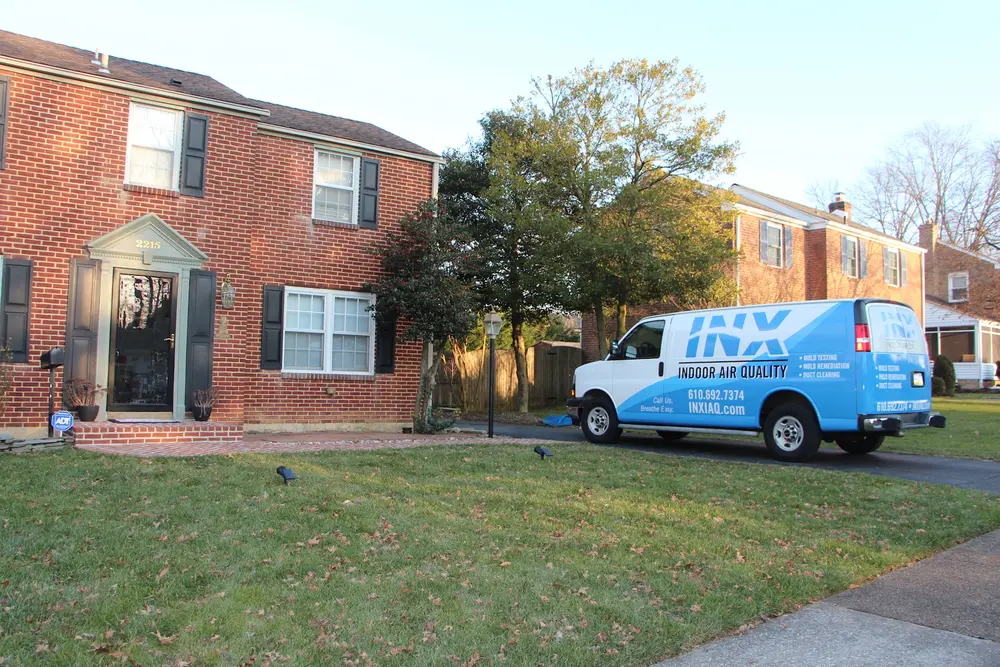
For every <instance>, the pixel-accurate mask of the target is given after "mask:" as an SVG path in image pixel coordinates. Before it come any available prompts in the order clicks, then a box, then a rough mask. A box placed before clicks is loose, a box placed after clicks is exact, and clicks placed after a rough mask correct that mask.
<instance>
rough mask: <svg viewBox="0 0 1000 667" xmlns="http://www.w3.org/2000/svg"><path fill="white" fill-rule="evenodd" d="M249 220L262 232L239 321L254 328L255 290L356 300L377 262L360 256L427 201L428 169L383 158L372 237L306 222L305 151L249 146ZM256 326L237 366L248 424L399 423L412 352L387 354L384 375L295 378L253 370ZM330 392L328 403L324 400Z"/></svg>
mask: <svg viewBox="0 0 1000 667" xmlns="http://www.w3.org/2000/svg"><path fill="white" fill-rule="evenodd" d="M255 152H256V154H257V155H258V156H259V163H260V169H259V171H258V173H259V178H257V179H256V183H257V185H256V189H257V196H256V200H257V201H258V202H259V203H258V205H257V209H256V212H255V217H256V218H257V219H258V221H259V224H260V225H261V229H262V230H266V233H261V234H258V235H256V236H255V238H254V240H253V250H252V255H253V257H254V261H253V263H252V266H251V273H252V277H251V278H250V280H249V282H248V283H247V291H248V292H250V293H252V294H253V295H254V296H255V299H254V301H253V303H251V304H248V318H249V319H250V320H251V321H253V322H256V323H259V322H260V318H261V306H262V301H261V294H262V290H263V286H264V285H286V286H295V287H314V288H320V289H339V290H351V291H358V290H360V289H361V288H362V286H363V284H364V283H365V282H366V281H370V280H373V279H374V278H375V277H376V275H377V274H378V268H379V262H378V258H376V257H373V256H371V255H369V254H368V253H366V252H365V250H364V249H365V248H366V247H370V246H371V245H372V244H373V243H375V242H376V241H377V240H379V239H381V238H383V237H384V236H385V233H386V231H387V230H390V229H395V228H398V220H399V219H400V218H401V217H402V216H403V215H404V214H406V213H407V212H410V211H413V210H414V209H415V208H416V207H417V205H418V204H420V202H422V201H424V200H426V199H428V198H429V197H430V195H431V180H432V178H433V170H432V167H431V165H430V164H428V163H423V162H416V161H414V160H407V159H404V158H397V157H392V156H386V155H367V157H376V158H378V159H379V160H380V161H381V183H380V187H381V194H380V196H379V229H378V231H374V230H368V229H358V228H346V227H342V226H333V225H330V224H324V223H322V222H313V221H312V217H311V214H312V173H313V153H314V146H313V144H312V143H309V142H305V141H296V140H293V139H287V138H279V137H273V136H263V135H262V136H258V137H257V138H256V144H255ZM260 333H261V332H260V325H259V324H258V325H257V326H255V327H252V328H251V330H249V331H248V332H247V337H246V351H245V359H246V363H247V374H248V376H249V390H250V395H251V396H252V397H253V400H252V401H250V402H248V404H247V407H246V421H247V422H248V423H272V422H296V423H317V422H390V421H396V422H398V421H408V420H409V419H410V418H411V415H412V413H413V400H414V397H415V395H416V388H417V384H418V381H419V374H420V349H419V345H418V344H416V343H397V344H396V371H395V373H394V374H392V375H375V376H374V377H368V376H354V377H351V376H339V377H329V376H325V377H324V376H308V377H306V376H296V375H290V374H286V375H283V374H282V373H281V371H262V370H260V364H259V360H260ZM328 388H332V390H333V392H334V393H333V395H330V394H328V393H327V389H328Z"/></svg>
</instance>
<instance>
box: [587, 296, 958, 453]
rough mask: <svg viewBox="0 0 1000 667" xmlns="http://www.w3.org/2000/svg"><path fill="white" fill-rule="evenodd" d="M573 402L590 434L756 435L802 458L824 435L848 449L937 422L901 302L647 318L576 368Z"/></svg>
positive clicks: (914, 321)
mask: <svg viewBox="0 0 1000 667" xmlns="http://www.w3.org/2000/svg"><path fill="white" fill-rule="evenodd" d="M569 406H570V408H571V410H573V409H576V410H578V415H577V416H578V417H579V420H580V425H581V428H582V429H583V432H584V434H585V435H586V437H587V439H588V440H590V441H591V442H599V443H608V442H615V441H616V440H617V439H618V437H619V436H620V435H621V432H622V429H624V428H630V429H649V430H653V431H656V432H657V433H659V434H660V435H661V436H662V437H663V438H664V439H666V440H676V439H679V438H683V437H684V436H685V435H687V434H689V433H713V434H723V433H726V434H743V435H756V434H757V433H760V432H763V434H764V441H765V443H766V444H767V447H768V449H769V450H770V451H771V452H772V454H773V455H774V456H775V457H776V458H778V459H782V460H787V461H805V460H807V459H809V458H810V457H811V456H812V455H813V454H815V453H816V450H818V449H819V447H820V444H821V442H822V441H824V440H825V441H827V442H834V441H835V442H836V443H837V444H838V445H839V446H840V447H841V448H842V449H844V450H845V451H847V452H850V453H852V454H867V453H869V452H872V451H875V450H876V449H878V448H879V446H880V445H881V444H882V441H883V439H884V438H885V436H887V435H893V436H898V435H902V432H903V431H905V430H907V429H913V428H920V427H925V426H936V427H943V426H944V417H943V416H941V415H932V414H931V389H930V363H929V360H928V357H927V344H926V341H925V339H924V331H923V326H922V325H921V323H920V319H919V318H918V317H917V315H916V313H914V312H913V310H912V309H911V308H910V307H909V306H907V305H905V304H902V303H897V302H894V301H885V300H880V299H842V300H831V301H806V302H802V303H781V304H771V305H763V306H744V307H736V308H721V309H716V310H699V311H689V312H683V313H672V314H669V315H657V316H653V317H647V318H645V319H643V320H642V321H640V322H638V323H637V324H636V325H635V326H634V327H632V329H630V330H629V332H628V333H627V334H625V336H624V337H623V338H622V339H621V340H620V341H616V342H615V343H613V344H612V345H611V354H609V355H608V357H607V358H606V359H605V360H603V361H597V362H594V363H590V364H585V365H583V366H580V367H579V368H578V369H577V370H576V375H575V378H574V386H573V397H572V398H571V399H570V401H569Z"/></svg>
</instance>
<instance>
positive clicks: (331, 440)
mask: <svg viewBox="0 0 1000 667" xmlns="http://www.w3.org/2000/svg"><path fill="white" fill-rule="evenodd" d="M528 442H530V443H532V444H533V445H534V444H537V443H539V442H542V443H545V442H546V441H543V440H537V441H536V440H530V441H526V440H524V439H519V438H505V437H495V438H493V439H492V440H490V439H488V438H486V437H485V436H483V435H478V434H464V433H462V434H456V433H449V434H443V435H416V434H409V433H287V434H285V433H283V434H276V433H267V434H255V435H248V436H245V437H244V438H243V441H242V442H204V443H190V442H187V443H159V444H139V445H83V446H80V447H78V448H77V449H82V450H85V451H89V452H99V453H101V454H118V455H122V456H207V455H210V454H222V455H225V454H239V453H243V452H258V453H266V454H273V453H289V452H322V451H327V450H334V451H360V450H370V449H404V448H407V447H428V446H434V445H468V444H481V445H487V444H492V445H512V444H522V445H523V444H527V443H528Z"/></svg>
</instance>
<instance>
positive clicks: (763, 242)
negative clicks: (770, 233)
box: [760, 220, 768, 264]
mask: <svg viewBox="0 0 1000 667" xmlns="http://www.w3.org/2000/svg"><path fill="white" fill-rule="evenodd" d="M760 261H762V262H764V263H765V264H767V263H768V261H767V222H765V221H763V220H761V221H760Z"/></svg>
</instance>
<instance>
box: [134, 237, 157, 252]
mask: <svg viewBox="0 0 1000 667" xmlns="http://www.w3.org/2000/svg"><path fill="white" fill-rule="evenodd" d="M135 247H136V248H142V249H143V250H159V249H160V242H159V241H145V240H143V239H136V240H135Z"/></svg>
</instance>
